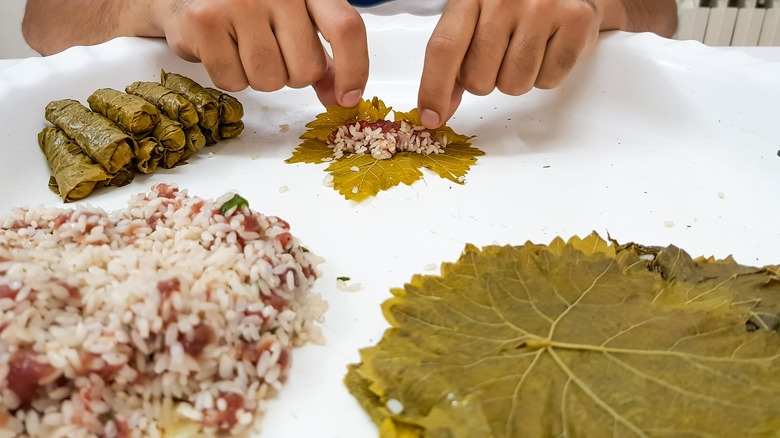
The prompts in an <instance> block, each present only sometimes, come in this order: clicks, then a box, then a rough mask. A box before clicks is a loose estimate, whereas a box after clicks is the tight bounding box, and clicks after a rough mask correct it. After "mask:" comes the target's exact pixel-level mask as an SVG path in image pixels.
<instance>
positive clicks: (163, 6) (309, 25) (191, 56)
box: [153, 0, 368, 107]
mask: <svg viewBox="0 0 780 438" xmlns="http://www.w3.org/2000/svg"><path fill="white" fill-rule="evenodd" d="M154 5H155V6H153V7H154V8H157V11H156V12H155V15H156V16H157V17H158V18H157V22H158V25H159V27H160V28H161V29H162V30H163V31H164V33H165V38H166V39H167V40H168V44H169V45H170V46H171V47H172V48H173V50H174V51H175V52H176V54H177V55H179V56H180V57H181V58H183V59H185V60H188V61H192V62H197V61H200V62H202V63H203V65H204V67H205V68H206V71H208V73H209V76H210V77H211V80H212V82H213V83H214V85H215V86H217V87H218V88H221V89H223V90H227V91H240V90H243V89H244V88H246V87H247V86H250V87H252V88H253V89H255V90H259V91H276V90H279V89H281V88H282V87H285V86H289V87H292V88H303V87H306V86H309V85H313V86H314V89H315V91H316V92H317V96H318V97H319V99H320V101H321V102H322V103H323V104H324V105H333V104H339V105H341V106H345V107H352V106H355V105H356V104H357V103H358V102H359V101H360V98H361V96H362V94H363V90H364V89H365V86H366V82H367V80H368V44H367V41H366V29H365V25H364V24H363V20H362V18H361V17H360V14H359V13H358V12H357V11H356V10H355V9H354V8H353V7H352V6H351V5H350V4H349V3H348V2H347V1H346V0H308V1H307V0H283V1H280V0H169V1H162V2H155V3H154ZM318 31H319V32H321V33H322V36H323V38H324V39H325V40H326V41H328V42H329V43H330V45H331V48H332V50H333V58H331V57H330V56H329V55H328V54H327V52H326V51H325V48H324V47H323V46H322V43H321V41H320V39H319V36H318V34H317V32H318Z"/></svg>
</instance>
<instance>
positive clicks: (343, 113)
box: [286, 97, 484, 201]
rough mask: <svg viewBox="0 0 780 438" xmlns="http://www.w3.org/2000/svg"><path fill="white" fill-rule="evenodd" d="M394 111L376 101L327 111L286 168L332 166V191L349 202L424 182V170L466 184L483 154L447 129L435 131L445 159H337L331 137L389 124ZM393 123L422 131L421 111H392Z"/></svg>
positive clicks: (361, 156)
mask: <svg viewBox="0 0 780 438" xmlns="http://www.w3.org/2000/svg"><path fill="white" fill-rule="evenodd" d="M391 110H392V109H391V108H389V107H387V106H385V104H384V103H383V102H382V101H381V100H379V99H378V98H376V97H375V98H374V99H373V100H371V101H368V100H362V101H361V102H360V103H359V104H358V105H357V106H355V107H354V108H343V107H340V106H329V107H327V110H326V112H325V113H322V114H320V115H318V116H317V118H316V119H315V120H314V121H312V122H311V123H309V124H308V125H306V127H307V128H309V130H308V131H306V132H305V133H303V135H301V140H303V142H302V143H301V144H300V145H299V146H298V148H296V150H295V151H294V152H293V156H292V157H290V158H288V159H287V160H286V162H287V163H314V164H322V163H329V164H328V166H327V168H326V169H325V172H327V173H328V174H330V175H332V177H333V180H332V182H333V188H334V189H335V190H338V192H339V193H341V194H342V195H343V196H344V197H345V198H346V199H351V200H355V201H361V200H363V199H366V198H368V197H370V196H374V195H376V194H377V193H379V191H381V190H387V189H389V188H390V187H394V186H397V185H399V184H407V185H412V184H413V183H414V182H416V181H417V180H419V179H420V178H422V176H423V173H422V171H421V170H420V169H422V168H427V169H430V170H431V171H433V172H434V173H436V174H438V175H439V176H441V177H442V178H447V179H449V180H450V181H452V182H454V183H457V184H463V183H464V179H465V177H466V174H467V173H468V171H469V169H470V168H471V165H472V164H474V163H475V162H476V161H477V157H478V156H480V155H484V152H482V151H481V150H479V149H477V148H475V147H473V146H471V143H470V140H471V137H468V136H464V135H460V134H457V133H455V132H454V131H453V130H452V129H451V128H449V127H447V126H443V127H441V128H438V129H435V130H433V131H432V135H433V136H435V137H436V138H443V137H446V138H447V145H446V147H445V149H444V153H442V154H430V155H425V154H419V153H414V152H408V151H405V152H398V153H395V154H394V155H393V156H392V157H391V158H389V159H376V158H374V157H372V156H371V155H370V154H348V155H345V156H343V157H341V158H334V153H333V149H332V147H330V146H329V145H328V137H329V136H330V135H331V134H332V133H333V132H334V131H336V130H337V129H339V128H340V127H341V126H345V125H350V124H354V123H356V122H361V121H362V122H369V123H373V122H377V121H381V120H385V118H386V117H387V115H388V114H389V113H390V111H391ZM394 120H395V121H406V122H407V123H409V124H411V125H412V126H420V125H421V122H420V119H419V117H418V115H417V110H412V111H410V112H408V113H403V112H397V111H395V112H394Z"/></svg>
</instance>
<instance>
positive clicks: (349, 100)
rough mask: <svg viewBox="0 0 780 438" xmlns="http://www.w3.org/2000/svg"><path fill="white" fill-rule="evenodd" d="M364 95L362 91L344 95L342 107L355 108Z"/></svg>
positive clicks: (349, 92)
mask: <svg viewBox="0 0 780 438" xmlns="http://www.w3.org/2000/svg"><path fill="white" fill-rule="evenodd" d="M362 95H363V91H362V90H352V91H348V92H346V93H344V95H343V96H341V106H346V107H350V106H355V105H357V104H358V102H360V96H362Z"/></svg>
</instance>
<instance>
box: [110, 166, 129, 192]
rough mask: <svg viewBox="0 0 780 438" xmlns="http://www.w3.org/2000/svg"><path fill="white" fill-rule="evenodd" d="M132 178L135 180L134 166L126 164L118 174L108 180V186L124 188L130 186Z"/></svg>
mask: <svg viewBox="0 0 780 438" xmlns="http://www.w3.org/2000/svg"><path fill="white" fill-rule="evenodd" d="M133 178H135V166H133V165H132V164H128V165H127V166H125V167H123V168H121V169H119V172H117V173H115V174H113V175H111V179H109V180H108V185H109V186H113V187H122V186H126V185H128V184H130V182H131V181H132V180H133Z"/></svg>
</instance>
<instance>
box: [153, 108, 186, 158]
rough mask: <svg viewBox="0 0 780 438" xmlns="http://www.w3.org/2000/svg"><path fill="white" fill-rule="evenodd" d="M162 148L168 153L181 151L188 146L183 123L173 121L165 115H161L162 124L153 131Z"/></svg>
mask: <svg viewBox="0 0 780 438" xmlns="http://www.w3.org/2000/svg"><path fill="white" fill-rule="evenodd" d="M152 136H153V137H155V138H156V139H157V140H158V141H159V142H160V145H162V147H163V148H164V149H166V150H168V151H171V152H174V151H180V150H182V149H184V147H185V146H186V145H187V137H186V136H185V135H184V129H183V127H182V125H181V123H179V122H177V121H175V120H172V119H171V118H169V117H168V116H166V115H165V114H160V123H158V124H157V126H155V127H154V129H153V130H152Z"/></svg>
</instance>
